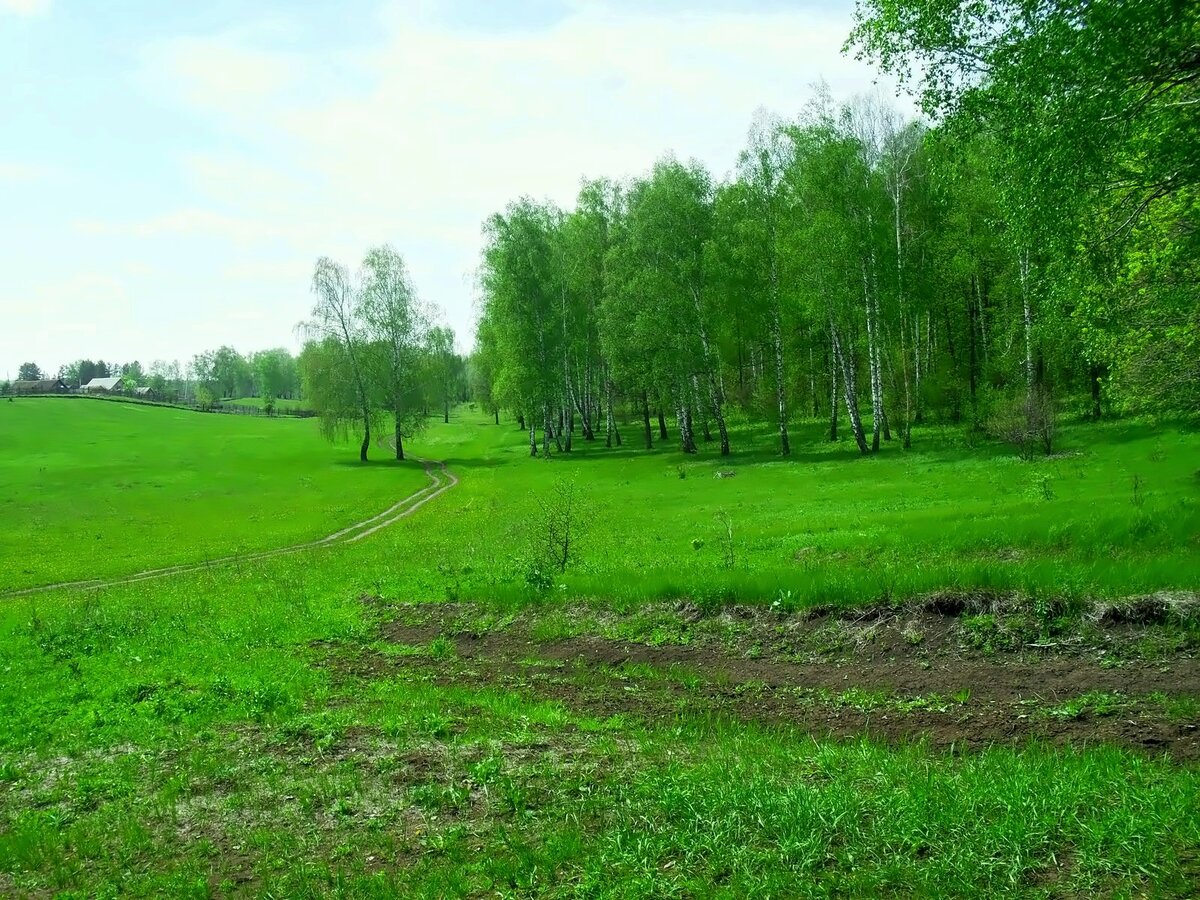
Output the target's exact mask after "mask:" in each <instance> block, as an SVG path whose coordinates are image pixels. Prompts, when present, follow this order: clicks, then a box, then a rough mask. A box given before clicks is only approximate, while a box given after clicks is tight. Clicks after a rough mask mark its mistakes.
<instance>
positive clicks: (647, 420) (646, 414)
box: [642, 391, 654, 450]
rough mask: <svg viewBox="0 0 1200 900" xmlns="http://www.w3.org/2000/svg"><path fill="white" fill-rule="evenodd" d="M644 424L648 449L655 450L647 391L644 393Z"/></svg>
mask: <svg viewBox="0 0 1200 900" xmlns="http://www.w3.org/2000/svg"><path fill="white" fill-rule="evenodd" d="M642 424H643V425H644V426H645V429H646V449H647V450H653V449H654V434H653V432H652V431H651V430H650V400H649V398H648V397H647V396H646V392H645V391H642Z"/></svg>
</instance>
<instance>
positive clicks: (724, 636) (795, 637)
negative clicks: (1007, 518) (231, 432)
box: [314, 604, 1200, 763]
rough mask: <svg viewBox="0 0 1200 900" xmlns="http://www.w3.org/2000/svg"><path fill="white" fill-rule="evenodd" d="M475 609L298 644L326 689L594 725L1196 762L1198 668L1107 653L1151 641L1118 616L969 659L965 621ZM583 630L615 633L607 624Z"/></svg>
mask: <svg viewBox="0 0 1200 900" xmlns="http://www.w3.org/2000/svg"><path fill="white" fill-rule="evenodd" d="M481 612H482V610H478V609H476V608H473V607H471V606H468V605H463V604H436V605H428V606H420V607H406V608H405V609H404V613H403V616H402V620H395V619H393V620H388V621H384V622H383V623H382V624H381V626H380V632H379V634H380V637H381V639H382V640H384V641H387V642H392V643H396V644H404V645H412V646H414V647H415V648H420V647H422V646H425V645H430V644H433V643H434V642H437V644H438V645H439V646H438V649H437V652H432V651H431V652H423V651H421V650H419V649H418V650H415V651H414V652H413V653H407V654H403V655H396V654H392V653H383V652H379V651H378V650H375V649H372V648H370V647H367V646H362V647H350V646H346V645H331V644H322V645H318V646H316V647H314V650H315V651H316V655H317V658H318V660H319V662H320V663H321V664H323V665H326V666H328V667H330V668H331V669H332V670H333V671H335V672H336V673H337V676H338V678H340V679H350V680H356V679H364V678H366V679H373V678H384V677H389V676H391V675H394V674H397V673H399V672H400V671H402V670H403V671H405V672H406V673H407V674H412V673H413V672H419V673H421V675H422V677H424V678H427V679H429V680H430V681H432V682H433V683H435V684H445V685H451V684H453V685H466V686H478V687H500V688H504V689H509V690H516V691H520V692H522V693H523V694H525V695H526V696H532V697H536V698H540V699H549V700H556V701H559V702H561V703H563V704H564V705H565V706H567V707H568V708H570V709H572V710H576V711H579V712H584V713H587V714H591V715H597V716H611V715H627V716H636V717H639V718H641V719H644V720H649V721H654V720H674V719H676V718H678V717H680V716H694V715H697V714H699V715H706V714H712V715H722V716H729V717H733V718H735V719H740V720H744V721H753V722H757V723H761V724H765V725H770V726H776V725H782V726H790V727H793V728H796V729H799V730H801V731H805V732H808V733H810V734H812V735H814V736H818V737H835V738H853V737H856V736H859V735H866V736H870V737H871V738H874V739H878V740H883V741H888V742H894V743H896V742H908V741H914V740H927V741H928V742H929V743H930V744H931V745H932V746H934V747H939V748H962V749H979V748H983V747H986V746H989V745H994V744H1006V745H1012V744H1021V743H1025V742H1028V741H1030V740H1039V741H1046V742H1049V743H1051V744H1055V745H1062V746H1066V745H1070V746H1075V747H1082V746H1088V745H1096V744H1114V745H1118V746H1122V747H1127V748H1134V749H1138V750H1142V751H1145V752H1148V753H1151V754H1155V755H1158V754H1167V755H1169V756H1170V757H1171V758H1173V759H1175V760H1177V761H1179V762H1184V763H1194V762H1196V761H1198V760H1200V728H1198V727H1197V726H1198V723H1197V722H1196V721H1194V720H1191V719H1189V714H1188V711H1189V710H1193V709H1195V706H1196V705H1195V703H1192V702H1189V701H1194V700H1196V699H1197V698H1200V660H1197V659H1196V658H1194V656H1193V655H1191V654H1190V653H1189V652H1188V651H1187V650H1179V649H1176V650H1175V651H1174V652H1172V653H1170V654H1169V655H1168V656H1166V657H1164V658H1156V659H1138V658H1124V659H1122V658H1119V657H1120V648H1121V647H1127V646H1130V645H1132V644H1133V643H1135V642H1137V641H1145V640H1147V639H1149V638H1152V637H1154V636H1153V635H1151V634H1150V633H1149V632H1148V631H1147V630H1146V629H1145V628H1144V627H1142V626H1134V625H1130V624H1129V623H1125V622H1121V623H1119V624H1117V625H1114V626H1111V627H1108V628H1106V629H1104V630H1103V631H1098V630H1095V629H1093V630H1092V631H1090V632H1089V631H1086V629H1085V631H1084V632H1081V633H1068V634H1060V635H1058V638H1057V639H1056V640H1052V641H1036V640H1034V641H1031V642H1030V643H1029V644H1028V645H1027V646H1023V647H1022V648H1021V649H1020V650H1018V651H1010V650H994V649H992V650H981V649H977V648H976V647H975V646H973V645H975V644H978V642H979V636H978V634H977V633H976V630H977V629H978V622H974V621H970V620H966V622H967V623H966V624H964V621H965V620H963V619H962V618H961V617H960V616H959V615H956V614H949V613H946V612H945V611H938V610H936V609H935V610H930V609H921V610H916V611H914V610H912V609H908V610H904V611H896V610H888V609H875V610H863V611H856V612H853V613H850V614H849V616H850V617H849V618H845V617H835V616H828V615H822V616H816V617H814V616H811V615H810V616H807V617H800V616H778V615H773V614H771V613H770V612H769V611H764V610H761V609H757V608H745V607H731V608H727V609H724V610H721V611H719V612H718V613H716V614H712V615H710V614H706V613H703V612H700V611H697V610H696V609H695V608H692V607H689V606H687V605H681V606H678V607H674V608H672V609H669V610H658V611H656V613H655V616H656V618H655V622H656V624H657V626H658V630H657V631H654V632H650V633H649V634H650V635H651V636H653V635H657V634H661V632H662V628H663V624H664V622H665V623H666V624H667V628H666V630H667V632H668V633H671V634H673V635H674V636H675V638H676V639H677V641H678V642H677V643H651V642H646V641H642V640H637V639H617V638H613V637H611V636H609V637H605V636H601V635H600V634H596V633H576V634H570V635H567V636H559V637H554V638H549V639H547V638H542V639H539V637H538V634H539V633H541V632H540V631H539V627H538V616H539V612H538V610H537V609H536V608H533V609H530V610H528V611H526V612H524V613H521V614H520V615H517V616H513V617H511V618H510V619H508V620H503V621H502V622H500V623H499V624H493V625H489V626H488V627H486V628H480V627H479V625H478V623H479V622H480V621H485V622H490V621H491V620H490V619H487V618H486V617H485V618H482V619H481V617H480V615H479V614H480V613H481ZM959 612H961V610H959ZM579 618H580V622H581V624H580V628H581V629H584V628H588V627H589V623H590V626H593V627H594V626H595V625H596V621H595V619H594V617H593V618H591V619H588V614H586V613H580V615H579ZM615 618H616V619H617V620H618V621H616V622H615V625H617V626H620V625H622V622H621V621H619V619H620V617H615ZM672 622H673V623H674V624H672ZM624 624H626V625H627V624H628V622H626V623H624ZM984 624H985V625H987V626H988V628H990V629H992V630H996V628H998V629H999V630H1000V631H1003V627H1002V626H996V628H993V626H992V623H991V622H990V621H985V623H984ZM599 625H600V629H599V630H602V631H608V632H610V633H611V632H612V631H614V630H618V631H619V630H621V629H620V628H619V627H618V628H615V629H614V621H613V620H606V621H601V622H600V623H599ZM676 626H677V629H676ZM1089 627H1090V626H1089ZM543 630H544V629H543ZM625 630H626V631H628V630H629V629H628V628H625ZM989 633H990V632H989ZM451 646H452V648H453V650H452V652H451V651H450V647H451ZM1180 710H1183V714H1182V715H1181V712H1180Z"/></svg>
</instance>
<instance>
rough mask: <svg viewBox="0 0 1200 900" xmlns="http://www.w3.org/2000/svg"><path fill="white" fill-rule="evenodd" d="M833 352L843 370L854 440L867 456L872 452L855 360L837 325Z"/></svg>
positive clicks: (845, 393) (844, 387) (843, 381)
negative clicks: (862, 413)
mask: <svg viewBox="0 0 1200 900" xmlns="http://www.w3.org/2000/svg"><path fill="white" fill-rule="evenodd" d="M832 330H833V352H834V356H835V357H836V358H837V360H838V363H839V365H840V367H841V370H842V396H843V397H844V398H845V401H846V414H847V415H848V416H849V417H850V430H851V431H853V432H854V441H855V443H856V444H858V449H859V451H860V452H861V453H862V454H863V455H864V456H865V455H867V454H868V453H870V452H871V451H870V448H869V447H868V446H867V436H866V432H864V431H863V424H862V416H861V414H860V413H859V411H858V378H857V376H856V373H855V371H854V369H855V367H854V360H853V358H852V357H851V355H850V351H849V350H848V349H843V347H842V341H841V337H840V336H839V335H838V331H837V327H836V326H834V327H833V329H832Z"/></svg>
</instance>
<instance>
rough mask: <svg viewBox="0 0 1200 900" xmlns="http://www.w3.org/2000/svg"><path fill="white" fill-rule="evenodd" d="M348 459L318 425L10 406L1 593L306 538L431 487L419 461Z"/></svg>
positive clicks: (32, 402) (1, 443) (41, 403)
mask: <svg viewBox="0 0 1200 900" xmlns="http://www.w3.org/2000/svg"><path fill="white" fill-rule="evenodd" d="M379 456H380V457H381V458H386V451H385V450H384V449H382V448H381V449H380V451H379ZM348 459H349V460H353V456H352V455H351V454H349V453H347V452H341V453H339V452H338V450H337V449H334V448H331V447H330V446H329V445H328V444H327V443H326V442H325V441H323V440H322V439H321V438H320V436H319V435H318V434H317V431H316V427H315V425H314V424H313V423H312V422H301V421H292V420H286V421H284V420H281V421H273V420H272V421H266V420H261V419H258V418H256V417H250V416H246V417H242V416H217V415H204V414H201V413H196V412H192V411H189V410H182V409H171V408H165V407H156V406H149V405H143V404H138V403H120V402H105V401H95V400H64V399H58V398H34V399H27V400H22V401H19V402H12V403H2V404H0V515H2V516H3V520H4V524H5V527H4V528H3V529H2V530H0V560H3V562H4V564H3V566H0V593H2V592H4V591H7V590H12V589H16V588H25V587H35V586H38V585H42V584H52V583H56V582H63V581H78V580H84V579H93V578H106V577H114V576H119V575H128V574H132V573H134V572H139V571H143V570H146V569H153V568H159V567H163V566H170V565H177V564H182V563H191V562H204V561H205V560H208V559H215V558H219V557H223V556H229V555H232V554H238V553H247V552H253V551H259V550H268V549H272V548H275V547H281V546H286V545H289V544H294V543H302V542H304V541H308V540H313V539H316V538H321V537H324V536H326V535H328V534H331V533H333V532H335V531H337V530H338V529H340V528H343V527H345V526H347V525H350V524H353V523H355V522H358V521H360V520H362V519H365V518H368V517H369V516H372V515H374V514H375V513H377V512H380V511H382V510H383V509H385V508H386V507H388V506H389V505H391V504H392V503H394V502H395V501H397V500H399V499H400V498H402V497H404V496H406V495H407V494H410V493H412V492H413V491H415V490H418V489H419V488H421V487H422V486H423V485H424V484H425V483H426V478H425V475H424V474H423V473H422V471H421V467H420V465H419V464H418V463H405V464H399V465H397V464H395V463H391V464H389V463H386V462H380V463H378V464H374V465H371V466H367V467H357V466H353V465H347V464H346V463H347V460H348Z"/></svg>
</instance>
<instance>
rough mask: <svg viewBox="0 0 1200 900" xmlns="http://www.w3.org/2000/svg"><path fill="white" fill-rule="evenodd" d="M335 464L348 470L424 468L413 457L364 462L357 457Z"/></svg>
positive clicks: (341, 460) (339, 460) (335, 461)
mask: <svg viewBox="0 0 1200 900" xmlns="http://www.w3.org/2000/svg"><path fill="white" fill-rule="evenodd" d="M333 464H334V465H335V466H342V467H345V468H348V469H368V468H369V469H420V468H421V467H422V463H421V462H419V461H418V460H416V459H414V458H413V457H408V458H407V459H396V458H394V457H392V458H387V459H375V458H372V459H368V460H367V461H366V462H363V461H362V460H360V459H359V458H358V457H357V456H356V457H354V458H353V459H350V458H347V459H337V460H334V463H333Z"/></svg>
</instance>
